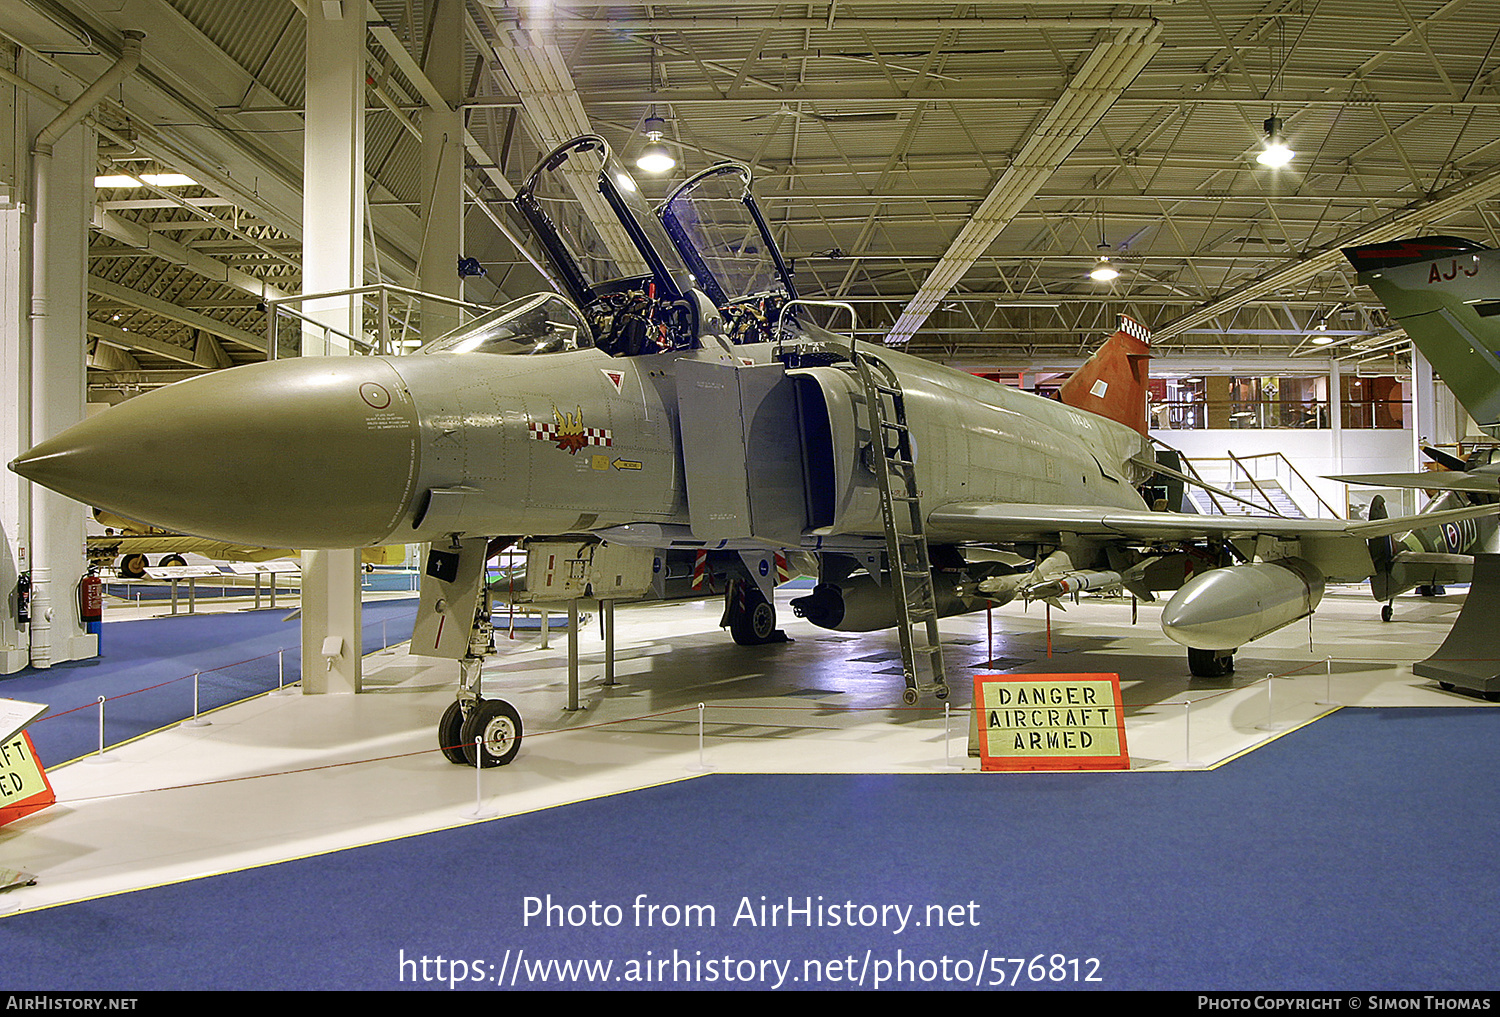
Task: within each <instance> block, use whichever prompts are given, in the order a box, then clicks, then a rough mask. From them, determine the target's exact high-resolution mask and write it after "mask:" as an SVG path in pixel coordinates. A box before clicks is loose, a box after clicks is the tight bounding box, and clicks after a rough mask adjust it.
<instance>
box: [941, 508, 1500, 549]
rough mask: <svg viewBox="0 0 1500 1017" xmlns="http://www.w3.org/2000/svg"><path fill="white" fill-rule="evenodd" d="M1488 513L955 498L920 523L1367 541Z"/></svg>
mask: <svg viewBox="0 0 1500 1017" xmlns="http://www.w3.org/2000/svg"><path fill="white" fill-rule="evenodd" d="M1496 514H1500V505H1470V506H1468V507H1465V508H1459V509H1451V510H1448V511H1444V512H1429V513H1426V514H1424V515H1414V516H1398V517H1395V518H1392V519H1376V520H1372V521H1370V522H1348V521H1345V520H1342V519H1295V518H1288V517H1285V516H1221V515H1196V514H1194V513H1191V512H1150V511H1141V510H1131V509H1117V508H1108V507H1081V506H1077V505H1017V504H994V503H990V504H981V503H968V504H965V503H955V504H950V505H944V506H942V507H941V508H938V509H936V510H934V511H933V512H932V513H930V514H929V515H928V517H927V521H928V523H929V525H930V526H931V527H932V529H934V530H938V531H941V532H943V533H945V534H952V535H953V536H956V537H958V538H959V539H962V540H1001V541H1004V540H1014V541H1030V540H1037V541H1045V540H1048V539H1051V538H1055V537H1056V536H1057V535H1058V534H1059V533H1075V534H1078V535H1079V536H1081V537H1094V538H1100V539H1110V538H1113V539H1117V540H1136V541H1144V542H1152V541H1160V540H1195V539H1196V540H1202V539H1207V538H1215V537H1217V538H1225V539H1235V538H1251V537H1258V536H1262V535H1266V536H1272V537H1280V538H1282V539H1284V540H1295V539H1298V538H1301V537H1312V538H1316V537H1333V536H1351V537H1357V538H1359V539H1361V540H1369V539H1371V538H1374V537H1385V536H1390V535H1392V534H1396V533H1405V532H1406V531H1408V530H1411V529H1415V528H1417V527H1420V526H1437V525H1441V524H1443V523H1447V522H1457V521H1458V520H1460V519H1473V518H1476V517H1478V516H1487V515H1496Z"/></svg>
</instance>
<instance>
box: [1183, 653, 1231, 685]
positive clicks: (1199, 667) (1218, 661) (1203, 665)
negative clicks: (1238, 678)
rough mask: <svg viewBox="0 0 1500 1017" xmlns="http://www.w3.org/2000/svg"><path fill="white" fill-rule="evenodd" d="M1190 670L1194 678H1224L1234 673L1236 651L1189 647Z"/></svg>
mask: <svg viewBox="0 0 1500 1017" xmlns="http://www.w3.org/2000/svg"><path fill="white" fill-rule="evenodd" d="M1188 671H1189V672H1191V673H1192V676H1193V677H1194V678H1223V677H1224V676H1225V675H1231V674H1234V651H1233V650H1195V649H1193V648H1192V647H1188Z"/></svg>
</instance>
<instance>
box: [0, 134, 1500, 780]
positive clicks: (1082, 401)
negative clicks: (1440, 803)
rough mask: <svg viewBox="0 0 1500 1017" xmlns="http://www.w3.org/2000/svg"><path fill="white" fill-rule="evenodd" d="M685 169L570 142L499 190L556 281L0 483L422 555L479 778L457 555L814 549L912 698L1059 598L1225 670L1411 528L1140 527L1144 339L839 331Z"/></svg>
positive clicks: (185, 406)
mask: <svg viewBox="0 0 1500 1017" xmlns="http://www.w3.org/2000/svg"><path fill="white" fill-rule="evenodd" d="M689 184H690V185H691V186H685V188H684V189H682V190H681V191H679V192H678V193H677V194H675V195H674V197H673V198H672V199H671V200H669V202H668V203H667V205H666V206H665V207H664V208H662V209H661V210H652V209H651V208H649V206H647V205H646V203H645V202H644V200H643V199H642V198H641V195H640V191H639V189H638V187H637V186H636V184H635V183H634V181H633V180H632V179H631V178H630V176H629V174H628V173H626V172H625V170H624V169H623V167H622V166H620V164H619V162H618V161H617V160H616V159H615V158H614V157H613V155H612V154H611V153H610V152H609V149H608V147H607V146H606V145H605V143H604V142H603V141H602V140H601V139H599V138H595V137H584V138H579V139H575V140H574V141H572V142H569V143H567V144H565V145H563V146H561V147H560V148H559V149H557V150H556V151H554V152H553V153H551V154H550V155H549V156H548V157H547V158H546V159H544V160H543V161H542V163H541V164H540V165H539V166H538V168H537V170H536V171H535V172H534V173H533V174H532V176H531V178H530V179H529V180H528V181H527V183H526V184H525V186H524V187H523V188H522V189H521V190H520V194H519V197H518V199H517V204H518V207H519V208H520V210H521V211H522V212H523V213H524V214H525V215H526V217H527V218H528V220H529V221H530V222H531V223H532V226H533V228H534V230H535V232H536V235H537V237H538V239H539V240H540V241H541V242H542V244H543V246H544V247H545V248H546V251H547V254H548V256H549V258H550V260H551V261H552V262H553V265H554V268H555V269H556V274H557V277H558V278H559V279H561V280H562V281H563V284H564V288H565V290H566V292H565V293H560V294H559V293H543V294H536V295H533V296H530V297H524V298H521V299H519V300H516V301H513V302H511V303H509V304H507V305H505V306H503V307H501V308H498V309H496V310H495V311H493V312H491V313H489V314H487V315H485V316H484V317H481V318H479V319H478V320H476V321H474V322H472V323H470V324H469V325H467V326H465V327H463V328H461V329H460V330H458V331H456V332H454V333H452V334H450V335H449V336H446V337H444V338H442V339H440V340H438V341H436V342H433V343H431V344H429V345H428V346H426V347H424V349H423V350H422V351H421V352H420V353H419V354H417V355H412V356H404V357H380V356H368V357H337V358H302V359H296V360H284V361H276V362H270V363H265V364H255V365H249V366H244V367H238V368H233V369H230V370H226V371H221V372H217V373H214V374H210V375H206V376H203V377H200V378H196V379H192V380H190V381H185V382H181V383H179V384H177V385H173V386H169V387H167V388H163V389H159V390H156V391H153V392H147V393H144V394H142V395H140V396H137V397H136V398H134V399H131V400H129V401H127V402H125V403H122V404H121V405H119V406H117V407H114V408H112V409H110V410H108V411H106V412H105V413H102V414H99V415H97V416H96V417H94V418H92V419H90V420H88V421H85V422H83V423H80V424H78V425H76V426H75V427H74V428H72V429H70V430H68V431H66V432H64V433H63V434H62V435H59V436H58V437H56V438H54V439H52V440H49V441H47V442H45V443H43V444H42V445H39V446H38V447H36V448H34V449H32V450H30V451H29V452H27V453H26V454H25V455H23V456H21V457H20V458H19V459H17V460H16V461H15V463H13V464H12V467H13V468H14V469H15V470H17V471H18V472H20V473H22V474H23V475H24V476H27V477H28V478H30V479H32V480H33V481H35V482H38V483H42V484H45V485H47V486H49V487H52V488H53V489H55V490H58V491H60V492H62V493H64V494H67V495H70V496H72V497H75V498H78V499H80V500H83V501H86V502H88V503H91V504H97V505H101V506H103V507H105V508H107V509H110V510H111V511H115V512H118V513H120V514H122V515H126V516H129V517H131V518H135V519H142V520H146V521H149V522H151V523H153V524H156V525H161V526H165V527H169V528H172V529H175V530H180V531H182V532H186V533H192V534H197V535H201V536H206V537H213V538H216V539H222V540H234V541H239V542H243V543H255V544H264V545H273V546H293V547H311V548H333V547H364V546H373V545H378V544H385V543H401V542H420V541H431V542H432V543H433V544H434V551H433V554H434V561H432V562H430V563H429V568H428V573H429V576H428V578H429V579H433V581H434V582H444V583H449V584H450V586H451V585H453V584H459V583H461V581H462V577H463V576H472V577H474V579H473V582H472V584H471V585H472V592H471V593H470V594H469V595H468V596H467V597H457V596H454V597H447V596H445V597H431V598H429V597H428V596H427V595H426V593H425V592H424V597H423V610H424V611H429V610H430V611H446V612H448V614H447V615H444V619H445V620H451V621H452V625H451V626H450V627H449V629H450V634H451V631H458V632H460V633H461V635H460V636H459V637H458V642H459V644H460V649H459V650H458V651H456V652H453V653H452V655H454V656H458V657H461V658H462V659H463V661H464V667H463V677H462V678H461V680H460V690H459V697H458V701H457V702H456V703H455V704H454V705H453V707H451V708H450V710H449V711H448V713H447V714H446V715H445V716H444V718H443V720H442V722H441V724H440V731H439V738H440V741H441V742H442V743H443V745H444V746H445V748H447V749H451V750H452V753H451V755H450V758H454V759H455V760H458V759H463V758H466V757H469V758H470V759H471V761H472V757H474V756H475V755H476V750H475V749H474V746H473V742H474V739H475V737H479V738H481V739H482V742H483V744H482V747H481V748H480V749H479V750H478V752H477V758H478V760H479V761H480V762H481V763H482V764H484V765H493V764H495V763H500V762H506V761H508V760H509V758H510V757H511V756H512V755H513V754H514V751H515V746H516V744H517V743H518V741H519V735H520V720H519V717H517V716H515V714H514V711H513V710H510V708H509V707H508V706H505V705H504V704H502V703H500V702H499V701H486V700H483V699H482V698H481V697H480V695H479V688H478V664H477V663H476V661H477V659H478V658H480V657H482V654H483V650H484V646H483V642H484V641H483V639H482V638H481V639H476V638H471V637H470V633H471V630H473V631H479V629H475V628H474V626H475V625H476V624H477V622H478V621H480V620H482V616H483V615H484V608H483V606H482V605H480V606H479V607H477V608H476V604H478V601H479V594H478V589H479V582H480V580H481V579H482V569H480V568H478V567H477V566H473V565H472V564H465V563H472V562H473V561H474V559H475V557H476V556H478V558H479V561H480V562H481V564H482V560H483V557H484V556H485V555H486V554H487V553H488V550H489V549H490V548H491V547H493V546H494V544H495V543H496V542H497V541H499V542H511V541H515V540H518V539H525V540H528V541H531V542H532V546H533V547H535V546H537V542H543V543H545V542H546V541H548V540H551V539H556V540H558V541H561V542H563V543H560V544H559V545H558V546H559V548H563V547H564V544H565V545H566V548H568V549H571V550H567V552H566V553H567V554H568V555H573V557H572V558H570V559H569V561H570V562H571V563H573V565H576V566H577V567H579V568H580V569H582V568H583V567H584V566H585V565H587V566H588V567H590V568H594V571H593V572H591V573H588V578H586V579H585V580H583V582H584V584H585V585H584V588H583V592H584V593H585V594H586V595H592V596H608V595H609V593H610V592H611V590H610V589H609V588H608V587H609V586H610V585H611V584H614V586H615V587H617V588H618V589H620V590H627V589H628V590H634V589H638V588H641V587H642V584H643V581H642V579H641V577H640V575H639V570H640V569H642V568H644V569H645V570H647V571H649V569H650V563H651V560H652V558H653V553H652V552H655V551H661V550H681V549H691V550H697V549H704V548H711V549H713V550H715V551H731V552H735V553H736V554H738V555H739V556H741V557H742V558H743V559H744V561H745V562H746V566H747V572H748V573H750V574H752V575H754V574H763V573H764V571H765V570H766V568H767V559H768V555H769V554H770V553H771V552H774V551H776V550H791V551H802V552H807V553H810V554H813V555H815V556H816V558H817V562H818V579H819V582H818V586H817V588H816V589H815V590H814V592H813V594H812V595H811V596H809V597H807V598H802V599H801V600H800V601H799V603H798V604H796V605H794V606H795V607H796V608H797V609H798V611H799V613H801V614H802V615H803V616H804V617H806V618H807V619H808V620H809V621H811V622H813V623H815V624H819V625H823V626H825V627H830V628H843V629H870V628H878V627H882V626H887V625H894V626H895V627H896V628H897V629H898V632H899V633H900V635H901V640H902V650H903V660H904V665H905V667H904V670H905V678H906V690H905V695H906V697H907V698H908V700H909V701H915V700H916V699H917V697H918V696H919V695H921V694H931V695H935V696H938V697H943V696H946V694H947V685H946V679H945V674H944V669H943V664H942V657H941V643H940V640H939V639H938V638H937V628H936V620H937V618H938V617H939V616H940V615H943V614H951V613H955V612H958V611H964V610H973V609H977V608H979V607H982V606H983V605H984V604H985V603H987V602H993V601H1004V600H1008V599H1011V598H1014V597H1026V596H1033V595H1036V596H1052V595H1055V594H1056V591H1060V590H1066V589H1069V588H1077V586H1078V585H1079V584H1083V583H1089V584H1092V585H1096V586H1097V585H1099V584H1108V583H1114V582H1118V583H1119V585H1121V586H1124V587H1125V588H1128V589H1130V590H1131V591H1132V592H1135V593H1137V594H1138V595H1139V596H1142V597H1144V598H1146V599H1152V598H1153V597H1154V595H1155V594H1156V593H1158V592H1169V591H1170V592H1172V594H1173V595H1172V597H1171V600H1170V601H1169V602H1168V604H1167V605H1166V607H1165V608H1164V610H1163V627H1164V630H1165V631H1166V634H1167V635H1168V636H1170V637H1171V638H1173V639H1175V640H1177V641H1179V642H1181V643H1183V644H1185V645H1187V646H1188V647H1189V652H1188V656H1189V662H1190V665H1191V666H1192V669H1193V671H1194V673H1196V674H1205V675H1211V674H1222V673H1224V672H1225V671H1226V670H1228V669H1230V668H1231V667H1232V662H1233V652H1234V650H1235V649H1236V648H1237V647H1238V646H1239V645H1241V644H1242V643H1243V642H1244V641H1245V640H1247V639H1250V638H1257V637H1259V636H1260V635H1264V634H1265V633H1267V632H1269V631H1273V630H1275V629H1276V628H1279V627H1280V626H1282V625H1285V624H1288V623H1290V622H1291V621H1293V620H1295V619H1297V618H1300V617H1305V616H1306V615H1307V614H1308V613H1310V612H1311V611H1312V610H1313V608H1314V607H1315V606H1316V604H1317V601H1318V598H1319V597H1320V596H1321V594H1322V587H1323V583H1324V582H1325V581H1326V580H1328V579H1341V580H1353V579H1364V578H1366V577H1367V576H1368V575H1369V574H1370V569H1371V562H1370V556H1369V553H1368V550H1367V546H1366V540H1367V539H1368V538H1370V537H1373V536H1379V535H1382V534H1385V533H1394V532H1400V531H1402V530H1404V529H1407V528H1409V527H1410V524H1409V523H1407V522H1406V521H1403V520H1385V521H1378V522H1372V523H1364V524H1358V525H1354V524H1346V523H1343V522H1340V521H1335V520H1302V519H1285V518H1281V517H1264V518H1250V517H1233V518H1225V517H1205V516H1199V515H1192V514H1182V513H1173V512H1157V511H1151V510H1150V509H1149V508H1148V507H1147V505H1146V503H1145V501H1144V500H1143V498H1142V496H1141V494H1140V493H1139V492H1138V487H1139V486H1140V485H1141V484H1143V483H1144V482H1146V481H1147V480H1149V479H1150V477H1151V476H1152V474H1153V469H1154V457H1153V455H1152V452H1151V446H1150V443H1149V440H1148V438H1147V437H1146V425H1145V394H1144V376H1145V375H1144V372H1145V358H1146V357H1147V356H1148V355H1149V334H1148V333H1147V332H1146V331H1145V330H1144V329H1142V328H1141V327H1140V326H1138V325H1135V324H1134V323H1133V322H1122V326H1121V328H1120V330H1119V331H1117V332H1116V333H1115V334H1114V335H1113V336H1112V337H1111V338H1110V340H1109V341H1108V342H1107V343H1106V344H1105V349H1104V351H1102V352H1101V354H1100V355H1098V356H1096V358H1095V359H1094V360H1092V361H1091V362H1090V363H1089V364H1088V365H1085V367H1084V369H1083V371H1082V372H1081V374H1082V377H1081V378H1080V379H1078V381H1077V383H1076V384H1073V385H1070V386H1069V387H1068V388H1067V389H1066V390H1065V393H1064V394H1065V398H1066V400H1067V401H1056V400H1049V399H1044V398H1040V397H1037V396H1035V395H1032V394H1029V393H1025V392H1021V391H1019V390H1017V389H1014V388H1010V387H1007V386H1004V385H999V384H996V383H993V382H990V381H987V380H984V379H980V378H977V377H974V376H972V375H969V374H966V373H964V372H961V371H956V370H952V369H949V368H946V367H943V366H941V365H938V364H934V363H931V362H929V361H925V360H922V359H919V358H917V357H914V356H910V355H907V354H905V353H902V352H899V351H896V350H892V349H886V348H883V347H880V346H876V345H872V344H867V343H863V342H856V341H854V340H853V338H852V337H851V336H848V335H842V334H840V333H837V332H835V331H833V330H831V329H829V328H827V327H823V326H822V325H820V324H818V323H816V322H814V321H813V318H814V316H815V315H816V314H819V313H822V312H824V311H826V310H828V309H827V308H817V307H814V306H811V305H810V304H809V302H807V301H803V300H799V299H798V295H797V293H796V290H795V288H794V286H793V284H792V281H791V278H790V274H789V273H788V272H787V271H786V267H785V265H784V264H783V263H782V262H781V259H780V255H779V254H777V253H775V244H774V242H773V240H772V237H771V234H770V231H769V230H768V229H767V228H766V225H765V223H764V220H763V219H762V218H761V217H760V216H759V213H758V212H757V211H755V209H754V204H753V199H752V198H751V197H750V194H749V190H748V172H747V171H744V170H743V167H736V166H733V165H730V166H727V167H723V168H716V169H715V170H712V171H710V172H709V174H708V175H700V177H697V178H694V180H692V181H690V182H689ZM1070 403H1071V405H1070ZM184 434H192V435H193V436H194V440H193V442H192V443H191V444H190V445H184V444H183V443H182V441H181V436H182V435H184ZM1492 511H1494V509H1493V508H1491V507H1486V506H1482V507H1480V508H1479V509H1478V510H1461V511H1459V512H1456V513H1449V514H1448V515H1446V516H1444V517H1443V518H1442V519H1433V518H1431V517H1429V521H1437V522H1441V521H1445V520H1446V519H1448V518H1455V519H1456V518H1467V517H1469V516H1471V515H1476V514H1482V513H1484V512H1492ZM997 547H998V548H1005V549H1008V550H1009V551H1011V552H1012V553H1011V554H1010V555H1009V556H999V555H996V554H995V553H994V549H996V548H997ZM632 548H634V549H638V550H639V551H641V552H642V554H633V553H631V552H630V550H629V549H632ZM621 549H624V550H621ZM560 553H561V552H560ZM585 556H587V557H588V558H589V561H588V562H584V557H585ZM553 557H554V558H555V557H557V556H553ZM559 560H560V559H559ZM604 560H607V561H608V567H604V566H603V565H601V561H604ZM757 561H758V562H759V563H760V568H759V569H756V568H754V563H755V562H757ZM1016 562H1021V564H1016ZM596 566H597V567H596ZM434 577H438V578H434ZM443 577H446V578H443ZM532 578H533V577H531V576H528V586H529V587H536V586H537V585H539V584H546V583H552V582H554V581H556V582H566V581H567V579H568V574H567V572H566V570H564V569H562V568H561V567H559V568H558V569H553V570H551V571H547V572H545V573H539V574H538V575H536V576H535V579H536V583H533V582H532V581H531V580H532ZM424 582H425V580H424ZM644 582H645V583H647V584H648V583H649V576H647V577H646V578H645V580H644ZM601 586H602V587H605V588H604V589H601ZM447 588H448V587H445V588H444V589H447ZM454 588H456V587H454ZM768 601H769V598H768V597H767V596H766V591H765V588H764V587H762V586H761V585H760V584H759V583H758V582H745V583H741V584H738V587H737V589H736V590H734V591H733V592H732V594H731V595H730V596H728V597H726V602H727V603H726V607H727V611H726V613H727V614H733V613H735V612H739V621H740V624H738V625H733V624H731V628H734V629H737V630H738V632H737V638H738V635H739V633H743V634H744V635H745V636H746V638H745V639H744V640H742V641H747V642H755V641H763V640H765V639H768V638H772V635H771V631H770V630H773V629H774V624H772V625H770V626H769V629H768V626H767V625H766V624H765V623H766V621H767V612H768V610H770V604H769V603H768ZM747 619H748V623H747ZM733 620H734V619H733V618H731V621H733ZM423 624H424V619H423V618H421V617H419V619H418V626H419V628H421V626H422V625H423ZM433 627H434V628H435V629H436V631H437V632H438V633H439V636H438V638H439V639H440V640H441V639H443V638H446V637H445V636H443V635H442V633H443V632H444V631H445V629H444V627H443V626H442V625H441V624H439V625H435V626H433ZM417 652H439V651H437V650H434V651H425V650H423V649H421V648H418V650H417ZM441 652H443V653H444V655H446V653H447V651H441ZM455 747H459V748H455Z"/></svg>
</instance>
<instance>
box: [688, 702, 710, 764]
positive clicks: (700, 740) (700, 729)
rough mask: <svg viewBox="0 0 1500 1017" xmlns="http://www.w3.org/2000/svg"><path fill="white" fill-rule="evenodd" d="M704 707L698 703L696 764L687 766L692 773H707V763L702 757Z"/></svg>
mask: <svg viewBox="0 0 1500 1017" xmlns="http://www.w3.org/2000/svg"><path fill="white" fill-rule="evenodd" d="M704 708H705V707H704V704H703V703H699V704H698V765H697V766H689V767H688V770H689V772H692V773H707V772H708V769H709V767H708V763H707V762H706V761H704V758H703V710H704Z"/></svg>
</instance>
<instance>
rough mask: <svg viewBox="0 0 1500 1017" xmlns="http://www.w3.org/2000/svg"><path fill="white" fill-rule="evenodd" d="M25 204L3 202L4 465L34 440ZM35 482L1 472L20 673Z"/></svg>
mask: <svg viewBox="0 0 1500 1017" xmlns="http://www.w3.org/2000/svg"><path fill="white" fill-rule="evenodd" d="M22 208H23V205H22V203H21V202H5V203H4V205H3V206H0V463H8V462H10V461H11V460H12V459H14V458H15V457H16V456H18V455H20V454H21V453H22V452H24V451H26V449H27V447H28V446H29V445H30V444H31V443H30V441H29V440H27V439H28V437H29V435H30V432H31V357H30V350H29V349H28V345H29V344H28V343H27V341H26V340H27V330H26V329H25V328H24V327H23V326H24V324H25V315H24V314H23V313H22V310H21V309H22V307H23V306H24V304H25V299H24V296H23V294H24V293H25V292H26V288H27V282H28V281H29V280H30V278H31V263H30V258H31V239H30V237H29V236H27V235H26V234H27V231H26V229H25V223H26V216H25V214H24V212H23V211H22ZM29 487H30V485H29V484H27V483H26V482H25V481H23V480H22V479H21V478H20V477H19V476H17V475H16V474H14V473H12V472H10V471H9V470H0V674H14V673H15V672H17V671H19V670H21V668H23V667H25V666H26V665H27V664H28V663H30V660H31V655H30V641H29V634H28V632H27V628H26V626H22V625H18V624H17V623H16V603H15V600H14V598H15V596H16V586H17V580H18V578H19V576H20V573H21V572H23V571H25V570H26V569H27V568H28V567H29V566H30V562H29V561H28V560H27V559H28V555H27V548H28V547H29V541H28V539H27V538H26V537H25V531H24V530H23V529H22V526H23V520H24V519H26V518H27V517H29V515H30V512H29V508H30V506H29V504H28V503H27V501H26V495H25V489H26V488H29Z"/></svg>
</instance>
